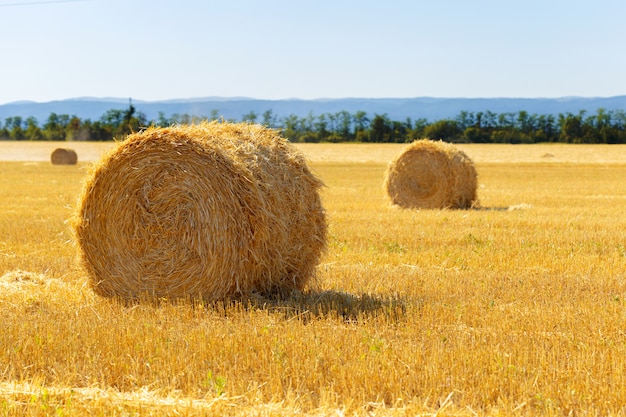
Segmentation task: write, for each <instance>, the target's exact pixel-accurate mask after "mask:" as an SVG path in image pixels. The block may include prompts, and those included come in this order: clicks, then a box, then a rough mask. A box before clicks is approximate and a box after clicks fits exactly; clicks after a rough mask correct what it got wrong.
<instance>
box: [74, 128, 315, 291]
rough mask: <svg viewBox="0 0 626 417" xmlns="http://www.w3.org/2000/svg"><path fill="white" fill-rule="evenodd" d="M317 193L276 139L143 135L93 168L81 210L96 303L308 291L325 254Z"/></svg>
mask: <svg viewBox="0 0 626 417" xmlns="http://www.w3.org/2000/svg"><path fill="white" fill-rule="evenodd" d="M322 186H323V184H322V182H321V181H320V180H319V179H318V178H317V177H316V176H315V175H313V174H312V173H311V171H310V170H309V168H308V166H307V164H306V161H305V159H304V157H303V155H301V154H300V153H299V152H298V151H297V150H296V149H295V147H293V146H292V145H291V144H289V143H288V142H287V141H285V140H284V139H282V138H281V137H280V136H279V135H278V134H277V133H276V132H275V131H274V130H271V129H267V128H264V127H262V126H259V125H253V124H245V123H241V124H232V123H222V122H212V123H207V122H203V123H201V124H198V125H190V126H173V127H168V128H149V129H147V130H145V131H143V132H140V133H135V134H132V135H130V136H129V137H128V138H127V139H126V140H125V141H123V142H121V143H119V144H118V145H117V146H116V147H115V148H114V149H112V150H111V151H110V152H109V153H108V154H106V155H104V156H103V157H102V159H101V160H100V161H99V162H98V163H97V164H96V165H95V166H94V168H93V172H92V173H91V176H90V177H89V178H88V179H87V181H86V184H85V187H84V190H83V193H82V196H81V198H80V201H79V204H78V209H77V212H76V218H75V224H74V232H75V236H76V240H77V243H78V247H79V254H80V257H81V259H82V263H83V265H84V267H85V269H86V271H87V273H88V276H89V279H90V282H91V285H92V287H93V288H94V290H95V292H96V293H98V294H100V295H103V296H116V297H122V298H126V299H136V298H143V297H149V298H152V297H167V298H182V297H184V298H197V297H199V298H202V299H204V300H217V299H226V298H231V297H238V296H245V295H249V294H252V293H255V292H260V293H264V292H268V291H275V290H280V291H285V290H287V291H290V290H293V289H303V288H304V287H305V286H306V285H307V284H309V283H310V281H311V280H312V279H313V278H314V277H315V268H316V266H317V264H318V262H319V259H320V256H321V254H322V252H323V250H324V249H325V247H326V229H327V224H326V216H325V211H324V209H323V207H322V204H321V200H320V196H319V189H320V187H322Z"/></svg>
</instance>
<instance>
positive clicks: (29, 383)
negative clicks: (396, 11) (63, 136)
mask: <svg viewBox="0 0 626 417" xmlns="http://www.w3.org/2000/svg"><path fill="white" fill-rule="evenodd" d="M2 145H4V144H2ZM109 146H110V145H109ZM341 146H342V145H304V146H303V147H302V149H303V151H304V152H305V153H306V154H307V156H308V157H309V159H310V160H311V166H312V168H313V169H314V170H315V172H316V173H317V174H318V175H319V176H320V177H321V178H322V179H323V180H324V181H325V183H326V185H327V187H326V188H324V190H323V192H322V193H323V194H322V197H323V200H324V205H325V207H326V209H327V211H328V219H329V225H330V229H329V249H328V252H327V253H326V255H325V257H324V259H323V261H322V263H321V265H320V266H319V282H318V283H317V285H316V287H314V288H312V289H311V290H310V291H308V292H305V293H298V294H292V295H291V296H289V297H287V298H285V299H281V300H278V299H264V298H255V299H251V300H246V301H244V302H233V303H226V304H224V303H217V304H214V305H200V304H197V303H196V304H189V303H181V302H174V303H172V302H167V301H163V302H162V303H161V304H160V305H158V306H155V305H148V304H138V305H124V304H122V303H118V302H115V301H111V300H105V299H102V298H99V297H97V296H95V295H94V294H93V293H92V291H91V290H90V288H89V286H88V285H87V282H86V280H85V277H84V273H83V272H82V271H81V270H80V268H78V267H77V265H76V254H75V247H74V245H73V243H72V236H71V233H70V231H69V228H68V223H67V219H68V218H69V216H70V215H71V213H72V209H73V207H74V205H75V203H76V198H77V196H78V193H79V190H80V187H81V182H82V180H83V178H84V176H85V167H84V165H79V166H52V165H50V164H49V163H46V162H44V161H40V160H34V161H28V162H26V161H24V160H21V161H19V162H18V161H6V159H9V158H7V157H6V155H7V154H6V153H5V154H3V155H5V158H6V159H5V162H2V163H0V201H2V206H3V216H2V220H1V221H0V236H2V240H1V242H0V273H1V274H0V275H2V279H1V280H0V313H1V315H2V317H3V320H2V323H1V324H0V326H1V327H2V338H1V339H0V415H2V413H4V414H6V415H46V414H50V415H54V414H57V415H59V414H62V413H64V414H63V415H67V414H80V413H81V412H85V411H89V412H91V413H92V414H94V415H110V414H113V413H118V414H133V413H137V414H150V413H153V414H175V413H181V414H185V413H186V414H187V415H205V414H212V413H214V414H222V415H229V414H231V415H254V414H257V415H296V414H309V415H341V414H345V415H350V414H359V415H415V414H431V415H433V414H437V415H453V414H454V415H476V414H478V415H531V414H533V415H568V414H570V413H575V414H578V415H592V414H593V415H596V414H612V415H624V414H626V409H625V408H624V406H623V404H626V393H625V392H623V390H622V389H620V388H619V387H623V386H626V334H625V333H624V330H623V329H624V326H623V323H624V321H625V319H626V305H625V302H626V301H625V300H626V241H624V235H625V233H624V232H626V220H625V218H624V212H625V209H626V188H625V186H624V181H623V179H624V178H626V162H625V160H626V155H625V154H626V152H624V151H625V150H624V148H620V147H614V148H610V149H611V150H610V151H606V150H605V148H604V147H602V146H600V147H594V146H572V145H570V146H564V145H545V146H543V145H541V146H535V147H532V146H530V147H511V148H507V150H506V151H504V150H503V149H502V148H499V147H498V146H495V147H493V148H491V147H489V146H476V147H472V146H473V145H467V146H470V147H471V148H468V149H469V150H467V152H468V155H470V157H472V158H473V159H474V160H475V162H476V163H477V171H478V174H479V189H478V195H479V198H480V201H481V208H480V209H477V210H463V211H453V210H444V211H439V210H422V211H413V210H401V209H395V208H391V207H388V206H387V205H386V204H385V201H384V196H383V191H382V176H383V172H384V168H385V163H386V160H388V159H390V158H392V157H393V156H395V153H397V152H399V151H400V150H401V147H398V146H393V147H392V146H387V145H379V146H373V145H372V146H370V145H367V146H363V147H361V146H360V145H343V147H341ZM464 149H465V148H464ZM472 149H473V150H472ZM32 152H33V150H28V151H27V153H28V154H32ZM99 152H100V150H92V153H93V154H95V155H97V154H98V153H99ZM490 152H493V153H491V154H490ZM516 152H519V153H516ZM78 153H79V160H81V158H80V154H81V152H80V151H78ZM550 155H551V156H550ZM566 155H567V156H566ZM576 155H578V156H576ZM609 157H610V159H609ZM26 159H27V160H28V158H26ZM19 271H22V272H19ZM24 271H26V272H24Z"/></svg>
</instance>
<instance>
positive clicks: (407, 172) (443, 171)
mask: <svg viewBox="0 0 626 417" xmlns="http://www.w3.org/2000/svg"><path fill="white" fill-rule="evenodd" d="M476 186H477V175H476V169H475V168H474V164H473V162H472V161H471V159H470V158H469V157H468V156H467V155H466V154H465V153H464V152H463V151H461V150H459V149H458V148H456V147H455V146H454V145H451V144H449V143H446V142H443V141H432V140H428V139H423V140H418V141H415V142H413V143H412V144H410V145H408V146H407V147H406V148H405V149H404V150H403V151H402V152H401V153H400V154H399V155H398V156H397V157H396V158H395V159H394V160H392V161H391V162H390V163H389V165H388V167H387V171H386V173H385V181H384V189H385V191H386V194H387V196H388V197H389V199H390V200H391V203H392V204H394V205H397V206H400V207H405V208H423V209H446V208H454V209H463V208H470V207H472V206H475V205H477V204H478V200H477V198H476Z"/></svg>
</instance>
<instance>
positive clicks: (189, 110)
mask: <svg viewBox="0 0 626 417" xmlns="http://www.w3.org/2000/svg"><path fill="white" fill-rule="evenodd" d="M132 104H133V105H134V106H135V108H136V109H137V111H140V112H143V113H144V114H145V115H146V116H147V118H148V120H157V119H158V118H159V113H162V114H163V116H165V117H167V118H169V117H171V116H172V115H173V114H179V115H181V114H188V115H192V116H198V117H202V116H206V117H210V116H213V115H218V116H223V117H224V118H225V119H234V120H241V118H242V116H243V115H245V114H249V113H250V112H254V113H256V114H257V115H258V120H259V121H261V120H262V115H263V113H264V112H266V111H267V110H272V113H273V115H274V116H275V117H277V118H279V119H280V118H284V117H287V116H289V115H292V114H293V115H296V116H298V117H306V116H307V115H309V114H310V113H311V114H313V115H314V116H318V115H320V114H323V113H332V114H334V113H337V112H340V111H344V110H345V111H347V112H349V113H350V114H355V113H356V112H357V111H364V112H366V113H367V114H368V116H369V117H373V116H374V115H375V114H381V115H382V114H386V115H387V116H388V117H389V118H390V119H391V120H397V121H404V120H406V119H407V118H411V119H412V120H416V119H420V118H425V119H427V120H428V121H430V122H432V121H436V120H440V119H446V118H454V117H456V116H457V115H458V114H459V113H460V112H461V111H468V112H473V113H476V112H480V111H483V112H484V111H491V112H494V113H498V114H499V113H507V112H514V113H517V112H519V111H522V110H524V111H526V112H528V113H529V114H553V115H558V114H559V113H562V114H566V113H573V114H577V113H578V112H579V111H581V110H585V111H586V112H587V114H593V113H595V112H596V111H597V109H599V108H604V109H605V110H623V111H626V95H624V96H615V97H561V98H434V97H416V98H341V99H316V100H301V99H284V100H261V99H253V98H246V97H206V98H190V99H176V100H164V101H141V100H135V99H133V100H132ZM128 105H129V99H128V98H93V97H81V98H72V99H67V100H59V101H50V102H45V103H38V102H31V101H19V102H12V103H7V104H2V105H0V121H1V122H4V120H5V118H7V117H13V116H21V117H22V118H28V117H31V116H34V117H35V118H37V120H38V121H39V123H40V124H43V123H44V122H45V121H46V120H47V119H48V116H49V115H50V113H53V112H54V113H56V114H68V115H75V116H78V117H80V118H81V119H91V120H92V121H95V120H99V119H100V117H101V116H102V115H103V114H104V113H106V111H107V110H110V109H126V108H128Z"/></svg>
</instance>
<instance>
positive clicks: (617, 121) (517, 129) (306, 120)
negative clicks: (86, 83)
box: [0, 104, 626, 144]
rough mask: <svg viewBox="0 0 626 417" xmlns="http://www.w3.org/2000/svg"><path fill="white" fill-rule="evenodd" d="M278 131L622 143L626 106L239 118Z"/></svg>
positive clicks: (133, 122) (117, 130) (14, 124)
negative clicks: (433, 115)
mask: <svg viewBox="0 0 626 417" xmlns="http://www.w3.org/2000/svg"><path fill="white" fill-rule="evenodd" d="M218 119H220V116H219V112H218V111H217V110H213V111H212V112H211V115H210V116H209V117H206V116H204V117H197V116H192V115H188V114H182V115H181V114H173V115H172V116H171V117H166V116H165V115H164V114H163V113H159V115H158V118H157V119H156V120H148V118H147V117H146V116H145V114H143V113H142V112H138V111H137V110H136V109H135V107H134V106H133V105H132V104H131V105H130V106H129V107H128V108H127V109H111V110H108V111H107V112H106V113H105V114H103V115H102V117H100V119H99V120H95V121H92V120H90V119H85V120H82V119H80V118H78V117H77V116H70V115H67V114H56V113H51V114H50V115H49V117H48V118H47V119H46V121H45V122H44V123H43V124H42V125H40V124H39V122H38V120H37V119H36V118H34V117H28V118H22V117H20V116H15V117H7V118H5V120H4V122H2V121H0V139H4V140H50V141H75V140H77V141H109V140H114V139H121V138H123V137H124V136H125V135H127V134H129V133H132V132H137V131H140V130H141V129H144V128H145V127H147V126H170V125H173V124H188V123H196V122H199V121H201V120H218ZM229 121H232V122H237V121H245V122H252V123H260V124H263V125H265V126H268V127H271V128H274V129H278V130H279V131H281V133H282V135H283V136H284V137H285V138H287V139H289V140H290V141H292V142H372V143H406V142H412V141H413V140H416V139H422V138H430V139H435V140H436V139H443V140H445V141H448V142H456V143H540V142H562V143H611V144H617V143H622V144H625V143H626V112H625V111H624V110H605V109H598V110H597V111H596V113H595V114H588V113H587V112H586V111H584V110H581V111H579V112H578V113H577V114H574V113H569V112H568V113H565V114H558V115H557V116H555V115H552V114H547V115H543V114H542V115H538V114H529V113H528V112H526V111H523V110H522V111H519V112H505V113H495V112H491V111H485V112H468V111H462V112H460V113H459V114H458V115H457V116H456V117H454V118H449V119H442V120H437V121H434V122H429V121H428V120H426V119H424V118H418V119H415V120H413V119H411V118H407V119H406V120H402V121H398V120H391V119H390V118H389V117H388V116H387V114H375V115H374V116H373V117H370V116H369V115H368V114H367V113H366V112H364V111H357V112H356V113H350V112H347V111H340V112H337V113H323V114H320V115H313V114H312V113H309V114H308V115H307V116H305V117H301V116H297V115H294V114H292V115H289V116H286V117H278V116H277V115H275V114H274V113H273V111H272V110H267V111H265V112H263V113H262V114H258V113H255V112H253V111H251V112H249V113H247V114H244V115H243V116H242V117H241V119H240V120H229Z"/></svg>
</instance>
